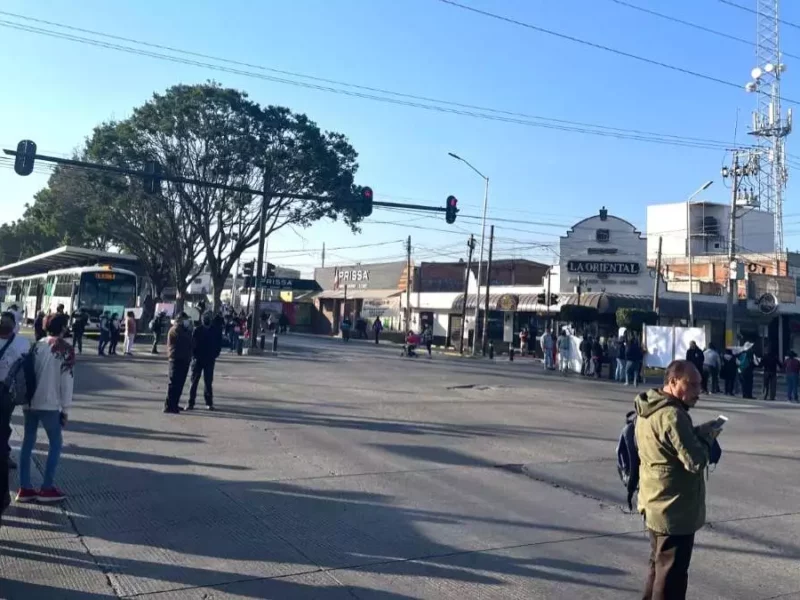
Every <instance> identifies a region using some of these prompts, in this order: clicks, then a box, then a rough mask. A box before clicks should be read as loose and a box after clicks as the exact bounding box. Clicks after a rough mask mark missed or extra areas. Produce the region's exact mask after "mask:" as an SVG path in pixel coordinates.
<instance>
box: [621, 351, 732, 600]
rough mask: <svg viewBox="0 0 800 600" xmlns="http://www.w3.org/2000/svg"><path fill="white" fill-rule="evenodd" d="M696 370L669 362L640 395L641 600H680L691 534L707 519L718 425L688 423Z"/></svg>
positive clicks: (695, 389)
mask: <svg viewBox="0 0 800 600" xmlns="http://www.w3.org/2000/svg"><path fill="white" fill-rule="evenodd" d="M700 385H701V378H700V373H699V372H698V371H697V368H696V367H695V366H694V364H693V363H691V362H689V361H688V360H676V361H673V362H672V363H671V364H670V365H669V366H668V367H667V371H666V375H665V376H664V387H663V388H662V389H654V390H650V391H648V392H644V393H642V394H639V395H638V396H637V397H636V401H635V403H634V406H635V408H636V414H637V418H636V430H635V432H636V447H637V448H638V450H639V460H640V466H639V512H641V513H642V514H644V518H645V524H646V526H647V529H648V530H649V532H650V568H649V571H648V574H647V581H646V584H645V592H644V595H643V598H663V599H665V600H666V599H669V600H683V599H684V598H686V589H687V586H688V583H689V563H690V561H691V559H692V548H693V547H694V534H695V532H697V530H698V529H700V528H701V527H702V526H703V525H704V523H705V518H706V487H705V480H704V471H705V469H706V466H707V465H708V462H709V457H710V452H711V445H712V444H713V441H714V438H715V437H716V436H717V435H719V432H720V431H721V430H720V429H716V428H715V427H714V423H713V422H710V423H704V424H703V425H700V426H698V427H694V426H693V425H692V419H691V417H690V416H689V409H690V408H691V407H693V406H694V405H695V404H697V399H698V397H699V395H700Z"/></svg>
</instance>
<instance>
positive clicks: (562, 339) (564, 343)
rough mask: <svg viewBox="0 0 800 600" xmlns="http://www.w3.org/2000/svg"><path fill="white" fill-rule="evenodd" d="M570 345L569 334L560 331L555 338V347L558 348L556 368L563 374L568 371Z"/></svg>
mask: <svg viewBox="0 0 800 600" xmlns="http://www.w3.org/2000/svg"><path fill="white" fill-rule="evenodd" d="M570 346H571V342H570V339H569V336H568V335H567V334H566V332H564V331H562V332H561V334H560V335H559V336H558V339H557V340H556V347H557V348H558V370H559V371H561V374H562V375H564V376H566V375H567V373H569V359H570Z"/></svg>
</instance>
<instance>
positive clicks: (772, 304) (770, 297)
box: [756, 292, 778, 315]
mask: <svg viewBox="0 0 800 600" xmlns="http://www.w3.org/2000/svg"><path fill="white" fill-rule="evenodd" d="M756 304H757V306H758V310H759V311H760V312H761V314H762V315H771V314H772V313H774V312H775V311H776V310H778V298H776V297H775V294H771V293H769V292H768V293H766V294H762V295H761V297H760V298H759V299H758V302H757V303H756Z"/></svg>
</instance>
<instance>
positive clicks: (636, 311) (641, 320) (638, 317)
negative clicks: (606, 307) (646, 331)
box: [616, 308, 658, 331]
mask: <svg viewBox="0 0 800 600" xmlns="http://www.w3.org/2000/svg"><path fill="white" fill-rule="evenodd" d="M616 318H617V327H625V328H626V329H630V330H632V331H642V329H643V327H644V326H645V325H655V324H656V323H658V313H655V312H653V311H652V310H644V309H641V308H618V309H617V312H616Z"/></svg>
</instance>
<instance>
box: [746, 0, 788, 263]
mask: <svg viewBox="0 0 800 600" xmlns="http://www.w3.org/2000/svg"><path fill="white" fill-rule="evenodd" d="M756 4H757V7H756V8H757V11H756V12H757V24H756V61H757V65H756V66H755V67H754V68H753V70H752V71H750V77H751V78H752V80H751V81H749V82H748V83H747V85H745V89H746V90H747V91H748V92H752V93H755V94H756V95H757V96H756V98H757V100H756V110H755V111H754V112H753V128H752V131H751V132H750V133H751V135H753V136H755V138H756V140H757V149H756V150H755V152H756V153H757V154H758V156H759V159H760V160H759V163H760V168H759V170H758V172H757V178H758V179H757V180H758V192H757V194H758V198H759V201H760V210H763V211H766V212H770V213H772V214H773V215H774V216H775V253H776V254H779V253H780V252H782V251H783V247H784V246H783V192H784V190H785V189H786V179H787V177H788V171H787V169H786V156H785V149H786V140H785V138H786V136H787V135H789V133H790V132H791V131H792V111H791V109H789V111H788V113H787V116H786V119H784V118H783V114H782V112H781V78H782V76H783V73H784V72H785V71H786V65H785V64H784V63H783V61H782V57H781V51H780V18H779V8H780V6H779V4H780V0H756Z"/></svg>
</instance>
